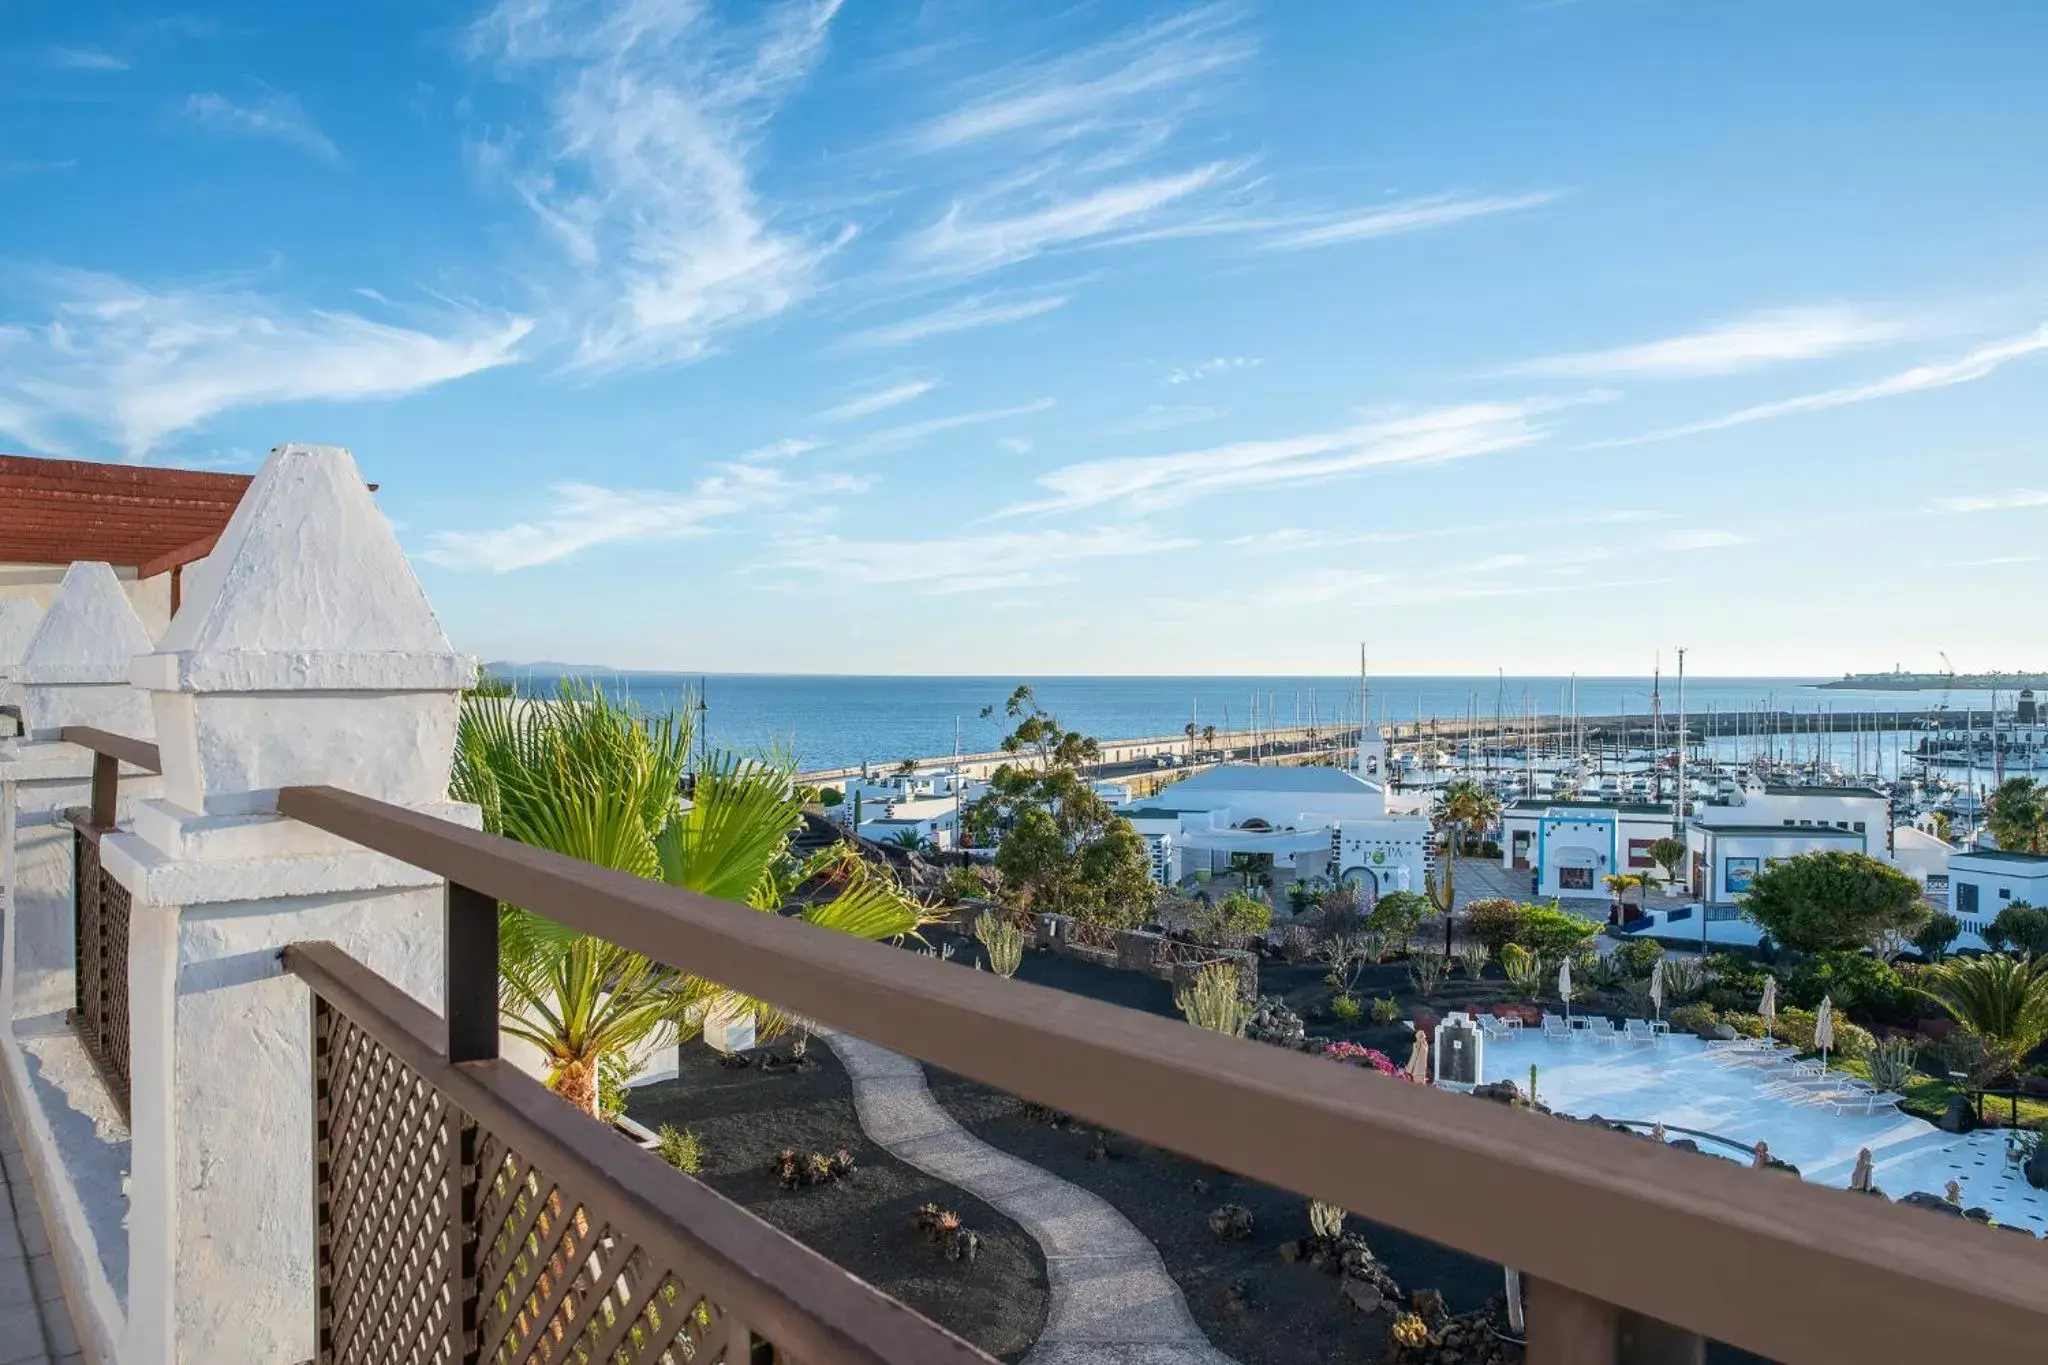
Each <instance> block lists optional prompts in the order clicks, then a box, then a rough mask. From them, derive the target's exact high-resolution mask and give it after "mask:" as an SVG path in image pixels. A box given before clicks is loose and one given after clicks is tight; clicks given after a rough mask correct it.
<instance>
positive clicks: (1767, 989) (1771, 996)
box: [1756, 976, 1778, 1038]
mask: <svg viewBox="0 0 2048 1365" xmlns="http://www.w3.org/2000/svg"><path fill="white" fill-rule="evenodd" d="M1756 1012H1757V1013H1758V1014H1760V1015H1762V1016H1763V1020H1764V1037H1766V1038H1768V1037H1770V1036H1771V1035H1772V1034H1773V1033H1776V1032H1777V1031H1778V978H1777V977H1775V976H1773V977H1768V978H1766V979H1765V981H1764V998H1763V999H1762V1000H1759V1001H1758V1002H1757V1006H1756Z"/></svg>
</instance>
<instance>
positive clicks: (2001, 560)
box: [1955, 555, 2043, 569]
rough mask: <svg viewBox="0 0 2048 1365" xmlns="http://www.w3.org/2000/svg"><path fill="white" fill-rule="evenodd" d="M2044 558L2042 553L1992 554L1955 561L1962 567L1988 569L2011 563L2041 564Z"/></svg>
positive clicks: (1957, 565)
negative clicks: (1981, 557)
mask: <svg viewBox="0 0 2048 1365" xmlns="http://www.w3.org/2000/svg"><path fill="white" fill-rule="evenodd" d="M2042 558H2043V556H2041V555H1992V556H1991V557H1990V558H1988V559H1958V560H1956V561H1955V563H1956V567H1957V568H1962V569H1986V568H1991V567H1994V566H1997V567H2004V566H2006V565H2011V564H2039V563H2040V562H2041V560H2042Z"/></svg>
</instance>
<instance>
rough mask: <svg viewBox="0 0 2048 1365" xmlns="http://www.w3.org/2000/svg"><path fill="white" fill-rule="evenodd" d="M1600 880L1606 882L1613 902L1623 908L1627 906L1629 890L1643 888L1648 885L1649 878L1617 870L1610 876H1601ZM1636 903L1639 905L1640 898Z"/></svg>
mask: <svg viewBox="0 0 2048 1365" xmlns="http://www.w3.org/2000/svg"><path fill="white" fill-rule="evenodd" d="M1602 880H1603V881H1604V882H1605V883H1606V885H1607V889H1608V891H1610V892H1612V893H1613V895H1614V903H1615V904H1616V905H1618V906H1621V907H1622V908H1623V909H1624V910H1626V909H1627V908H1628V893H1629V892H1631V891H1637V890H1643V889H1646V888H1647V887H1648V886H1649V879H1648V878H1647V877H1639V876H1637V875H1636V874H1635V873H1633V872H1617V873H1615V874H1614V875H1613V876H1611V877H1605V878H1602ZM1637 904H1638V906H1640V905H1641V900H1640V898H1638V901H1637ZM1626 917H1627V916H1626V915H1624V916H1623V918H1626Z"/></svg>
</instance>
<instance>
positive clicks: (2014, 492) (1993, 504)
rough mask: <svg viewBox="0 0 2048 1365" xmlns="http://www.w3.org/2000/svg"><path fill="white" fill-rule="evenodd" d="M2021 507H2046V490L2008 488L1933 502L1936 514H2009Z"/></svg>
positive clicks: (1938, 499) (1939, 499)
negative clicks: (1996, 491)
mask: <svg viewBox="0 0 2048 1365" xmlns="http://www.w3.org/2000/svg"><path fill="white" fill-rule="evenodd" d="M2022 507H2048V488H2008V489H2005V490H2004V491H2002V492H1998V493H1969V494H1963V495H1961V496H1958V497H1950V498H1936V499H1935V500H1934V510H1936V511H1937V512H2009V511H2015V510H2017V509H2019V508H2022Z"/></svg>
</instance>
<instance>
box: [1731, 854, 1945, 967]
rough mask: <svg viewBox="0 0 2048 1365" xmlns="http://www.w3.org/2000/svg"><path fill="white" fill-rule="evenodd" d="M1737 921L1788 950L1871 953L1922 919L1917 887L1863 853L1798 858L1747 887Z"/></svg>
mask: <svg viewBox="0 0 2048 1365" xmlns="http://www.w3.org/2000/svg"><path fill="white" fill-rule="evenodd" d="M1742 913H1743V915H1744V916H1745V917H1746V918H1748V919H1749V920H1750V921H1751V922H1753V923H1754V924H1756V925H1757V926H1758V927H1759V928H1761V929H1762V930H1763V931H1764V932H1765V933H1766V934H1769V935H1770V936H1771V937H1772V938H1773V939H1775V940H1777V941H1778V942H1779V943H1781V944H1783V945H1784V946H1785V947H1787V948H1791V949H1794V950H1795V951H1798V952H1802V953H1822V952H1828V951H1830V950H1839V949H1850V948H1873V947H1878V946H1880V945H1881V944H1883V943H1884V942H1885V941H1886V939H1887V938H1891V937H1895V936H1910V935H1912V934H1913V933H1914V932H1916V931H1917V930H1918V929H1919V928H1920V926H1921V925H1922V924H1923V923H1925V921H1926V919H1927V913H1928V912H1927V908H1926V907H1925V906H1923V905H1922V904H1921V903H1920V884H1919V883H1918V882H1916V881H1914V880H1913V879H1912V878H1911V877H1909V876H1907V875H1906V874H1905V873H1903V872H1901V871H1899V870H1898V869H1897V868H1895V867H1893V866H1892V865H1891V864H1889V863H1886V862H1883V861H1880V860H1879V859H1876V858H1873V857H1871V856H1870V855H1869V854H1867V853H1845V852H1838V851H1833V850H1830V851H1826V852H1820V853H1802V854H1800V855H1799V856H1797V857H1794V858H1787V859H1786V860H1785V861H1783V862H1781V863H1779V864H1777V865H1776V866H1774V867H1769V868H1766V869H1765V870H1764V871H1762V872H1760V873H1758V874H1757V876H1756V880H1754V881H1753V882H1751V883H1750V887H1749V895H1748V898H1747V899H1746V900H1745V901H1744V902H1743V906H1742Z"/></svg>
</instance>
